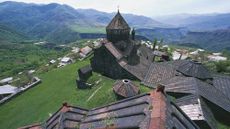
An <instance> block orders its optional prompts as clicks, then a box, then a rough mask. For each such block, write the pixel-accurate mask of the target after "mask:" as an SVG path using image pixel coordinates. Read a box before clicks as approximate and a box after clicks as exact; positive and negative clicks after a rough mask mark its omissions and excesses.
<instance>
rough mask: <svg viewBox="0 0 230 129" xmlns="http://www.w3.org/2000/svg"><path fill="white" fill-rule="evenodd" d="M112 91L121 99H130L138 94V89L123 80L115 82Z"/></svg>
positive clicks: (131, 83) (128, 81)
mask: <svg viewBox="0 0 230 129" xmlns="http://www.w3.org/2000/svg"><path fill="white" fill-rule="evenodd" d="M113 91H114V92H115V93H116V94H117V95H119V96H122V97H125V98H127V97H132V96H135V95H137V94H138V93H139V91H140V90H139V88H138V87H137V86H136V85H135V84H134V83H133V82H131V81H130V80H127V79H124V80H119V81H117V82H115V84H114V86H113Z"/></svg>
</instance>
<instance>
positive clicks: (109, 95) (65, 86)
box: [0, 59, 149, 129]
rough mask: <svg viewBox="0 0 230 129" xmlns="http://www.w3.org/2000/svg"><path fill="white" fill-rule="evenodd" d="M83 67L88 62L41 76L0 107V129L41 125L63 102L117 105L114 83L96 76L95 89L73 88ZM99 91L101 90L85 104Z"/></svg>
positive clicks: (85, 106)
mask: <svg viewBox="0 0 230 129" xmlns="http://www.w3.org/2000/svg"><path fill="white" fill-rule="evenodd" d="M86 64H89V59H87V60H84V61H77V62H76V63H75V64H71V65H68V66H66V67H63V68H59V69H54V70H52V71H49V72H47V73H45V74H42V75H40V76H39V77H40V78H41V79H42V83H41V84H39V85H37V86H36V87H34V88H32V89H30V90H28V91H26V92H24V93H23V94H21V95H19V96H17V97H16V98H14V99H12V100H11V101H10V102H8V103H5V104H3V105H1V107H0V129H15V128H17V127H21V126H24V125H28V124H32V123H35V122H43V121H45V120H46V119H47V118H48V117H49V115H51V114H52V113H54V112H55V111H57V110H58V109H59V108H60V107H61V105H62V103H63V102H68V103H69V104H71V105H75V106H80V107H84V108H93V107H96V106H102V105H104V104H108V103H110V102H114V101H116V97H115V95H114V93H113V91H112V84H113V83H114V80H111V79H109V78H106V77H103V76H101V75H99V74H97V73H94V74H93V77H92V78H91V80H99V79H101V82H100V83H99V84H98V85H96V86H94V87H93V88H92V89H86V90H79V89H77V88H76V83H75V80H76V73H77V69H78V68H80V67H82V66H84V65H86ZM99 87H101V88H100V89H99V90H98V91H97V92H96V93H95V94H94V96H93V97H92V98H91V99H90V100H89V101H87V100H88V98H89V97H90V96H91V95H92V94H93V93H94V91H96V90H97V89H98V88H99ZM141 91H142V92H146V91H149V89H148V88H145V87H141Z"/></svg>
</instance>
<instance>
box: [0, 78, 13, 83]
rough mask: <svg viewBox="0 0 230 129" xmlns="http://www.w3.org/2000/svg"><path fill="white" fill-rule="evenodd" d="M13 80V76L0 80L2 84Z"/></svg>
mask: <svg viewBox="0 0 230 129" xmlns="http://www.w3.org/2000/svg"><path fill="white" fill-rule="evenodd" d="M11 81H13V77H7V78H4V79H2V80H0V84H8V83H10V82H11Z"/></svg>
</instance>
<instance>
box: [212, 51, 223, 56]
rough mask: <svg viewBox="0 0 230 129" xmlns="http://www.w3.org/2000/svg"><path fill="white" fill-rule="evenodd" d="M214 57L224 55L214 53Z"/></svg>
mask: <svg viewBox="0 0 230 129" xmlns="http://www.w3.org/2000/svg"><path fill="white" fill-rule="evenodd" d="M212 55H214V56H221V55H222V53H220V52H218V53H212Z"/></svg>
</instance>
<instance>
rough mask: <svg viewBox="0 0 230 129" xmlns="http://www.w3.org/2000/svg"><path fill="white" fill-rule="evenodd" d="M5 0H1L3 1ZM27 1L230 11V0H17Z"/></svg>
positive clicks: (150, 10) (109, 8)
mask: <svg viewBox="0 0 230 129" xmlns="http://www.w3.org/2000/svg"><path fill="white" fill-rule="evenodd" d="M3 1H5V0H0V2H3ZM15 1H18V2H26V3H40V4H41V3H45V4H47V3H60V4H67V5H70V6H72V7H74V8H84V9H86V8H93V9H97V10H100V11H106V12H114V11H116V10H117V6H118V5H119V7H120V10H121V12H123V13H134V14H140V15H147V16H157V15H170V14H179V13H191V14H202V13H214V12H217V13H223V12H230V8H229V7H230V0H45V1H44V0H15Z"/></svg>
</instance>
